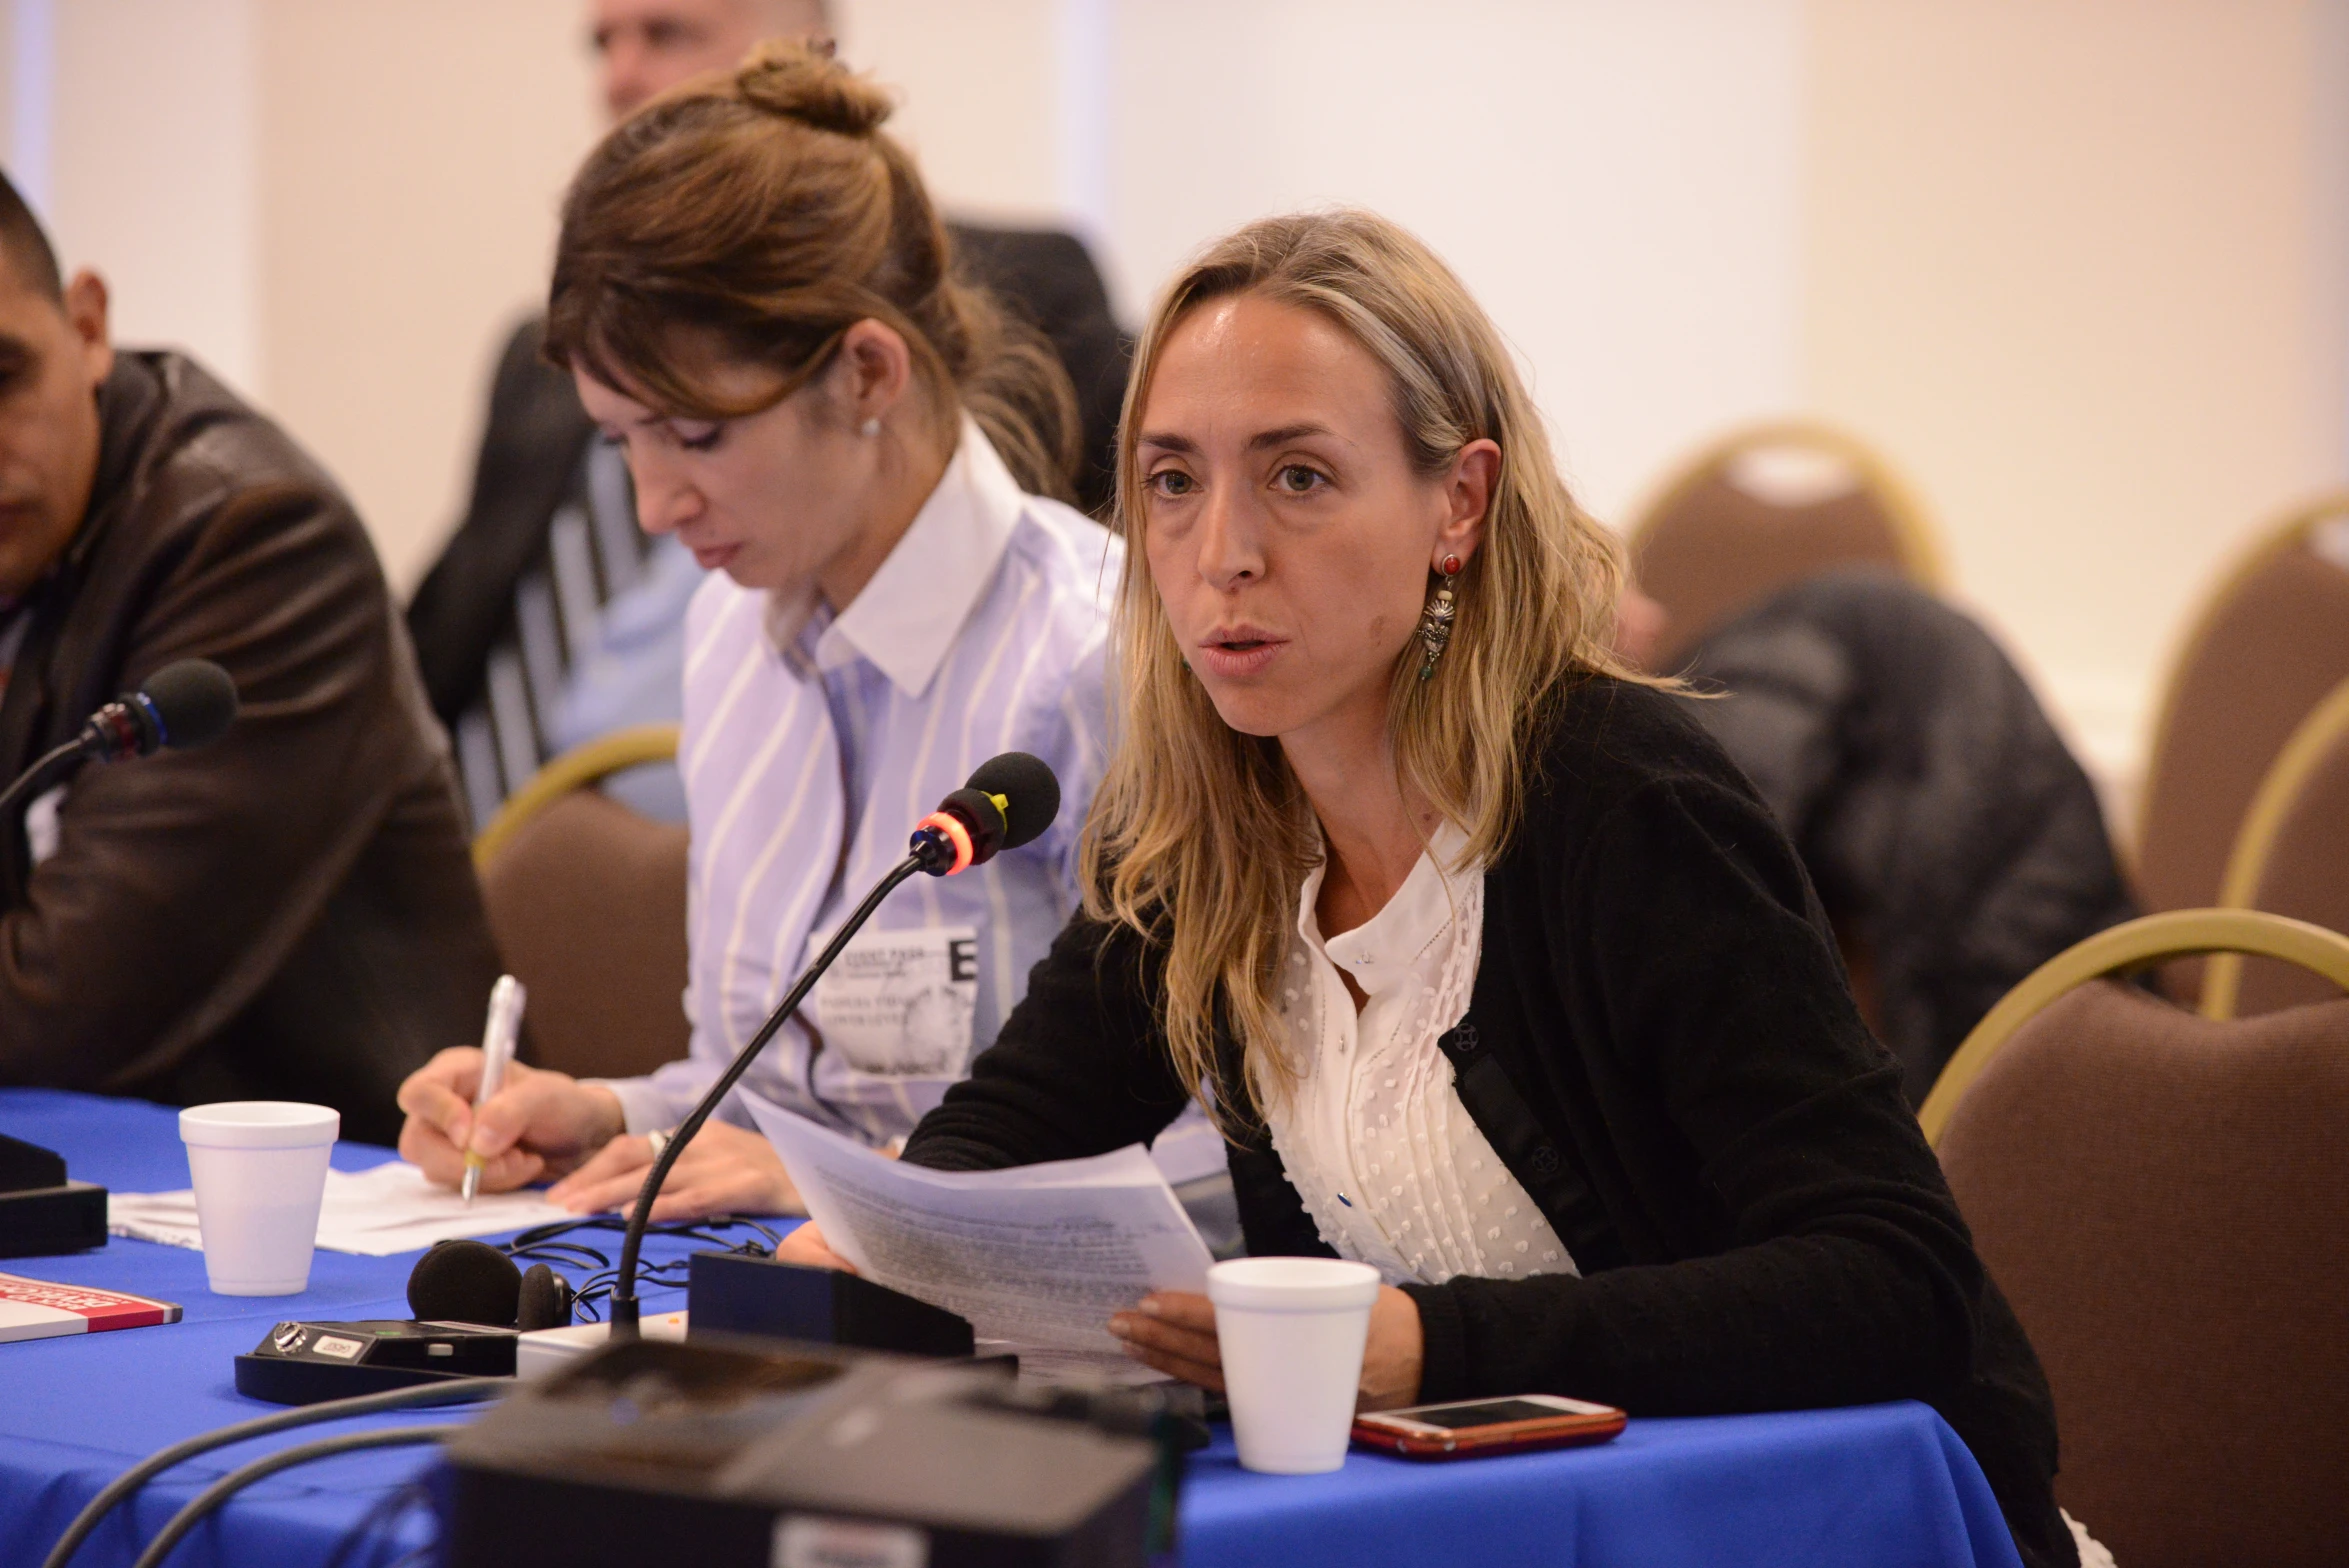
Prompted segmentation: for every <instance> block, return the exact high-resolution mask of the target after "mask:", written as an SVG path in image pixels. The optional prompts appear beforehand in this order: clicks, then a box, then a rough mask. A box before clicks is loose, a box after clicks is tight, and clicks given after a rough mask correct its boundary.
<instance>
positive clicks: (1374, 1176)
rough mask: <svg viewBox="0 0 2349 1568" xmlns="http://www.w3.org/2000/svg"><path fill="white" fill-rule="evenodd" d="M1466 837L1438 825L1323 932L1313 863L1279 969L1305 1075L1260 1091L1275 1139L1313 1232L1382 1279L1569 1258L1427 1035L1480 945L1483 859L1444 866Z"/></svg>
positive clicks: (1482, 1272) (1569, 1261)
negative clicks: (1368, 908) (1401, 865)
mask: <svg viewBox="0 0 2349 1568" xmlns="http://www.w3.org/2000/svg"><path fill="white" fill-rule="evenodd" d="M1466 844H1467V837H1466V835H1464V834H1463V833H1461V832H1460V830H1459V829H1457V828H1455V827H1452V826H1450V825H1449V824H1447V825H1446V826H1445V827H1444V828H1443V829H1442V830H1441V831H1439V832H1438V833H1437V834H1436V837H1435V842H1434V843H1433V844H1431V845H1430V846H1429V848H1428V852H1427V853H1424V854H1422V855H1421V856H1420V857H1419V861H1418V863H1417V864H1416V865H1414V866H1413V867H1412V868H1411V874H1410V875H1409V876H1408V877H1406V878H1405V879H1404V881H1403V885H1402V886H1401V887H1400V888H1398V889H1396V890H1395V894H1394V896H1393V897H1392V898H1390V899H1388V900H1387V902H1386V904H1385V906H1384V907H1383V908H1381V909H1380V910H1379V912H1378V913H1377V914H1375V915H1373V916H1371V917H1370V919H1368V920H1366V921H1364V922H1363V923H1362V924H1361V925H1359V926H1357V927H1356V928H1355V929H1353V930H1351V931H1348V932H1344V933H1343V934H1341V935H1338V936H1333V937H1330V938H1327V939H1326V940H1325V939H1324V938H1323V937H1322V934H1321V923H1320V920H1319V918H1318V916H1317V915H1316V913H1315V907H1314V906H1315V905H1316V904H1317V903H1318V902H1319V900H1320V896H1321V883H1322V875H1323V872H1324V871H1325V870H1326V869H1327V864H1328V863H1327V862H1326V861H1325V862H1323V864H1322V865H1320V866H1316V867H1315V868H1314V869H1313V871H1312V873H1311V874H1310V875H1308V876H1307V877H1306V879H1305V885H1304V887H1303V889H1302V890H1300V892H1299V894H1298V898H1297V929H1296V935H1295V937H1294V938H1293V940H1292V941H1291V944H1290V949H1289V957H1288V962H1287V964H1286V965H1285V966H1284V968H1283V969H1282V972H1281V983H1280V996H1279V998H1278V1002H1279V1007H1280V1012H1281V1015H1282V1017H1283V1018H1284V1020H1285V1021H1286V1022H1287V1024H1288V1028H1289V1042H1288V1043H1289V1047H1290V1049H1291V1051H1292V1052H1293V1053H1294V1055H1293V1060H1294V1063H1295V1065H1296V1067H1297V1070H1298V1074H1299V1081H1298V1083H1297V1084H1296V1086H1295V1089H1294V1091H1293V1092H1291V1093H1290V1094H1288V1095H1286V1096H1282V1095H1277V1094H1267V1095H1265V1096H1264V1099H1265V1102H1266V1112H1265V1120H1266V1122H1267V1123H1268V1124H1269V1127H1270V1130H1271V1133H1272V1142H1273V1148H1274V1149H1275V1150H1276V1151H1277V1152H1278V1153H1279V1154H1280V1157H1281V1165H1282V1168H1283V1169H1285V1170H1286V1171H1287V1172H1288V1176H1289V1180H1290V1181H1291V1182H1292V1183H1293V1184H1294V1185H1295V1186H1296V1189H1297V1194H1298V1196H1299V1197H1300V1198H1302V1199H1303V1200H1304V1204H1305V1212H1306V1213H1308V1214H1310V1215H1311V1216H1312V1217H1313V1222H1314V1225H1315V1227H1316V1228H1317V1229H1318V1230H1319V1231H1320V1232H1321V1239H1322V1240H1324V1241H1326V1242H1328V1243H1329V1244H1330V1246H1332V1247H1333V1248H1335V1249H1336V1250H1337V1252H1338V1254H1339V1255H1340V1256H1341V1257H1347V1258H1352V1259H1354V1260H1355V1261H1356V1262H1360V1263H1368V1264H1370V1265H1371V1266H1372V1267H1374V1268H1376V1269H1377V1270H1378V1271H1379V1274H1380V1275H1381V1277H1382V1278H1384V1279H1385V1280H1386V1281H1387V1283H1389V1284H1400V1283H1402V1282H1403V1281H1405V1280H1418V1281H1420V1282H1422V1283H1425V1284H1430V1285H1440V1284H1442V1283H1443V1282H1444V1281H1446V1280H1448V1279H1451V1278H1453V1277H1455V1276H1457V1275H1473V1276H1478V1277H1482V1278H1487V1279H1522V1278H1524V1277H1525V1276H1527V1275H1529V1274H1572V1273H1575V1272H1577V1270H1576V1268H1575V1265H1574V1259H1573V1258H1571V1257H1569V1256H1568V1255H1567V1252H1566V1248H1565V1245H1564V1244H1563V1243H1561V1242H1560V1241H1559V1240H1558V1237H1557V1234H1556V1232H1554V1231H1552V1230H1551V1228H1550V1222H1549V1220H1548V1219H1547V1218H1545V1217H1544V1216H1543V1214H1542V1211H1541V1207H1540V1205H1538V1204H1536V1203H1535V1202H1534V1201H1533V1199H1532V1198H1531V1197H1529V1196H1528V1195H1527V1194H1526V1191H1525V1189H1524V1188H1523V1187H1521V1186H1519V1185H1518V1183H1517V1178H1516V1177H1514V1176H1512V1175H1510V1174H1509V1169H1508V1167H1507V1166H1505V1165H1503V1164H1502V1163H1501V1159H1500V1156H1498V1155H1496V1154H1495V1153H1494V1152H1493V1149H1492V1145H1491V1144H1490V1143H1488V1142H1486V1140H1485V1136H1484V1133H1483V1131H1482V1129H1480V1128H1479V1127H1478V1126H1477V1125H1476V1121H1475V1118H1473V1117H1471V1116H1470V1115H1469V1114H1468V1108H1467V1107H1466V1106H1464V1105H1462V1104H1461V1103H1460V1094H1459V1091H1458V1090H1457V1089H1456V1088H1455V1087H1454V1086H1453V1083H1452V1068H1451V1063H1450V1062H1449V1061H1448V1060H1447V1059H1446V1058H1445V1056H1444V1053H1443V1048H1442V1047H1441V1046H1439V1045H1438V1044H1437V1043H1436V1040H1437V1037H1438V1036H1440V1035H1441V1034H1443V1032H1444V1031H1445V1030H1447V1029H1449V1028H1451V1027H1452V1026H1453V1025H1454V1024H1456V1023H1458V1022H1459V1021H1460V1019H1461V1018H1462V1016H1463V1015H1465V1014H1466V1013H1467V1011H1468V999H1469V995H1470V992H1471V991H1472V990H1473V988H1474V986H1475V982H1476V966H1477V961H1478V958H1479V957H1480V956H1481V953H1482V949H1483V940H1484V876H1483V873H1482V869H1481V868H1477V867H1470V868H1467V869H1465V870H1461V871H1447V868H1448V867H1450V866H1451V865H1452V863H1453V862H1454V861H1455V860H1456V859H1457V858H1458V856H1459V853H1460V851H1461V849H1462V848H1463V847H1465V845H1466ZM1341 974H1342V975H1343V976H1344V977H1345V979H1351V980H1352V981H1353V982H1354V984H1355V986H1356V987H1357V988H1358V989H1359V990H1360V991H1361V992H1362V995H1363V1006H1362V1010H1361V1013H1360V1014H1359V1015H1357V1014H1356V1013H1355V1010H1354V999H1353V997H1352V996H1350V995H1349V994H1347V991H1346V984H1345V979H1341V978H1340V976H1341Z"/></svg>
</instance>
